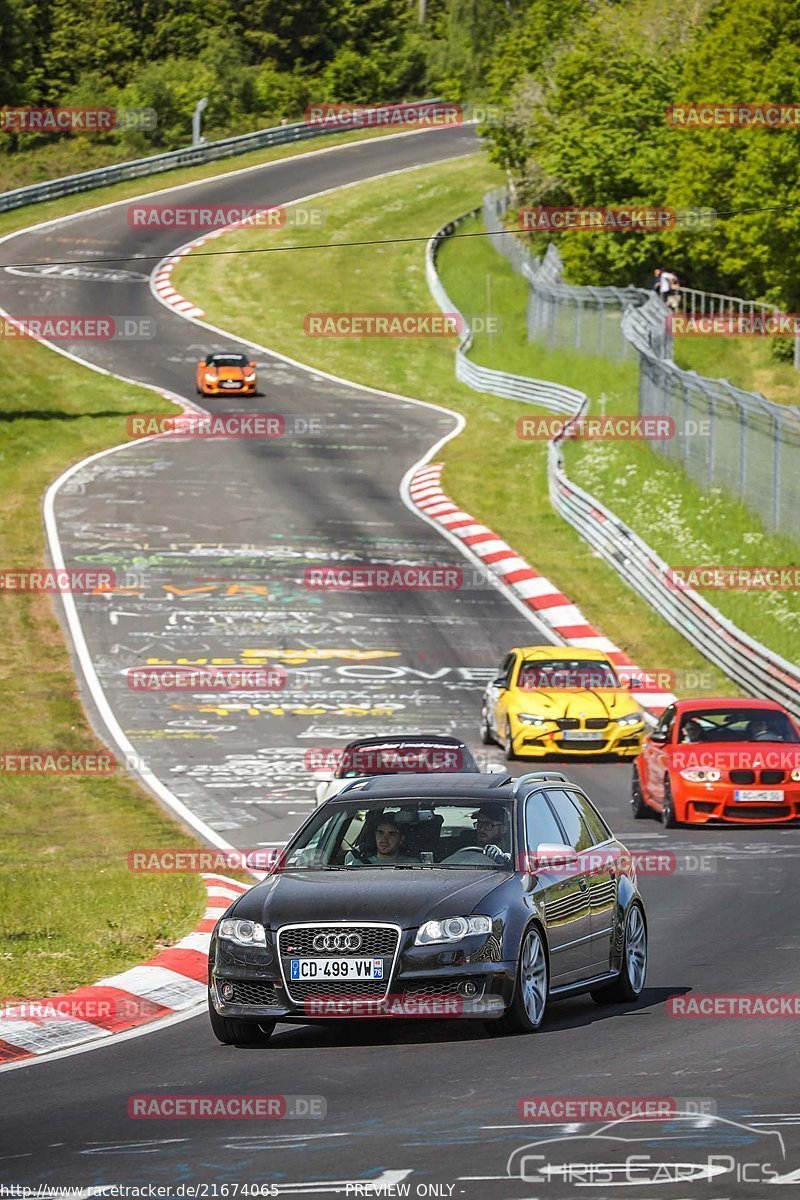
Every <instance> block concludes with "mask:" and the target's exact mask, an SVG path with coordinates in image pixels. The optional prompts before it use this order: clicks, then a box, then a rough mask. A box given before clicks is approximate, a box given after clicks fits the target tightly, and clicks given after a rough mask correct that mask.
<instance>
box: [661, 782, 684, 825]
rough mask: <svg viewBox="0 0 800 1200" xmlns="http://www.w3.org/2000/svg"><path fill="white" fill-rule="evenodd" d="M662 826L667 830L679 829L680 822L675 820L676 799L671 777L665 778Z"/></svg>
mask: <svg viewBox="0 0 800 1200" xmlns="http://www.w3.org/2000/svg"><path fill="white" fill-rule="evenodd" d="M661 824H662V825H663V826H664V828H665V829H677V827H678V825H680V821H677V820H676V819H675V798H674V796H673V795H672V785H671V783H670V781H669V775H665V776H664V801H663V804H662V808H661Z"/></svg>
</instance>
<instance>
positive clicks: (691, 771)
mask: <svg viewBox="0 0 800 1200" xmlns="http://www.w3.org/2000/svg"><path fill="white" fill-rule="evenodd" d="M681 775H682V776H683V778H684V779H688V780H689V782H690V783H716V782H717V780H718V779H721V778H722V775H721V772H720V771H718V770H717V768H716V767H684V769H683V770H682V771H681Z"/></svg>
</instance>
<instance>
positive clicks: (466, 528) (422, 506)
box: [408, 463, 676, 716]
mask: <svg viewBox="0 0 800 1200" xmlns="http://www.w3.org/2000/svg"><path fill="white" fill-rule="evenodd" d="M443 465H444V464H443V463H429V464H428V465H427V466H425V467H421V468H420V470H418V471H416V472H415V474H414V475H413V477H412V479H411V483H410V485H409V489H408V492H409V496H410V497H411V500H412V503H413V504H414V505H415V506H416V507H417V508H418V509H419V510H420V512H422V513H424V515H425V516H426V517H428V518H429V519H430V520H433V521H435V522H437V523H438V524H439V525H441V526H443V527H444V528H445V529H447V530H448V531H449V532H450V533H451V534H453V535H454V536H455V537H457V538H460V539H461V541H462V542H463V543H464V545H465V546H468V547H469V549H470V550H471V551H472V553H473V554H475V555H477V556H478V558H480V559H481V560H482V562H483V563H484V565H485V566H487V567H488V568H489V569H490V570H491V571H492V573H493V574H494V575H496V576H497V577H498V579H500V580H502V582H503V583H504V584H506V585H507V586H508V587H510V588H511V590H512V591H513V592H514V593H515V594H516V595H517V596H518V597H519V598H520V599H521V600H522V602H523V604H525V605H526V606H527V607H528V608H530V609H531V610H532V612H534V613H535V614H536V618H537V620H538V621H539V622H543V623H544V624H546V625H547V626H549V628H550V629H552V631H553V633H555V634H556V635H557V636H558V638H559V640H560V641H561V642H563V643H565V644H566V645H567V646H581V647H582V648H583V649H591V650H604V651H605V652H606V654H607V655H608V657H609V659H610V661H611V662H613V663H614V665H615V666H617V667H624V668H625V674H626V675H635V674H637V673H639V674H642V675H645V674H646V672H645V671H643V670H641V668H639V667H638V666H637V665H636V664H635V663H634V661H633V659H631V658H629V657H628V655H627V654H625V653H624V652H623V651H622V650H620V649H619V647H617V646H615V645H614V643H613V642H612V641H611V640H610V639H609V638H607V637H604V636H603V634H602V633H600V631H599V630H597V629H595V628H594V626H593V625H590V624H589V622H588V621H587V620H586V617H585V616H584V615H583V613H582V612H581V610H580V609H579V608H577V607H576V606H575V605H574V604H573V603H572V602H571V601H570V600H569V599H568V597H567V596H565V595H564V593H563V592H561V591H559V589H558V588H557V587H556V585H555V584H554V583H551V582H550V580H549V579H546V578H545V577H544V575H540V574H539V572H538V571H534V569H533V567H531V566H530V564H529V563H527V562H526V561H525V559H524V558H520V556H519V555H518V554H517V552H516V551H515V550H513V549H512V548H511V546H509V545H508V543H507V542H504V541H503V539H502V538H500V537H498V536H497V534H496V533H493V532H492V530H491V529H489V528H488V527H487V526H486V525H481V524H480V522H478V521H476V520H475V518H474V517H472V516H470V514H469V513H467V512H464V511H463V509H460V508H459V507H458V505H457V504H454V503H453V501H452V500H451V499H450V497H449V496H448V495H446V494H445V493H444V492H443V491H442V487H441V475H442V468H443ZM636 699H637V700H638V702H639V703H640V704H641V705H642V707H643V708H646V709H647V710H648V711H649V712H651V713H653V715H654V716H656V715H658V714H659V713H662V712H663V711H664V709H665V708H666V707H667V706H668V705H669V704H671V703H672V701H673V700H675V699H676V697H675V696H674V695H673V694H672V692H668V691H666V690H664V689H661V688H655V689H653V690H648V691H644V690H642V691H637V692H636Z"/></svg>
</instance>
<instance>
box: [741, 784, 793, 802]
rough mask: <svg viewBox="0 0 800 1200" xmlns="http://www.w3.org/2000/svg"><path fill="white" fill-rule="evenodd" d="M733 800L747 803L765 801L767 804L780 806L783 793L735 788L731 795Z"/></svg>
mask: <svg viewBox="0 0 800 1200" xmlns="http://www.w3.org/2000/svg"><path fill="white" fill-rule="evenodd" d="M733 798H734V800H743V801H744V802H745V803H747V801H748V800H765V801H766V802H767V803H768V804H769V803H772V804H782V803H783V792H767V791H763V790H762V791H759V790H758V789H756V788H747V789H745V788H737V789H736V791H735V792H734V793H733Z"/></svg>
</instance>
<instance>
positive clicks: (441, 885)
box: [209, 771, 647, 1044]
mask: <svg viewBox="0 0 800 1200" xmlns="http://www.w3.org/2000/svg"><path fill="white" fill-rule="evenodd" d="M646 968H647V921H646V916H645V910H644V904H643V902H642V898H641V895H640V894H639V890H638V887H637V881H636V870H635V864H634V863H633V862H632V859H631V856H630V855H629V854H628V852H627V850H626V849H625V847H624V846H623V845H622V844H621V843H620V842H619V841H617V840H616V839H615V837H614V835H613V833H612V832H611V830H610V829H609V827H608V825H607V824H606V822H605V820H604V818H603V817H602V816H601V815H600V813H599V812H598V811H597V809H596V808H595V807H594V805H593V804H592V802H591V800H590V799H589V798H588V796H587V795H586V794H585V792H583V791H582V790H581V789H580V788H579V787H577V786H576V785H575V784H573V783H571V782H570V781H569V780H568V779H567V778H566V777H565V776H564V775H562V774H560V773H558V772H554V771H534V772H532V773H529V774H526V775H523V776H521V777H520V778H518V779H515V780H513V781H512V779H511V777H510V776H509V775H484V774H469V775H466V774H462V775H453V774H448V775H430V774H426V775H402V776H399V775H395V776H388V777H386V776H385V777H378V778H368V779H364V778H361V779H354V780H352V781H351V782H349V783H348V784H347V785H346V787H345V788H344V789H343V790H342V791H341V792H339V793H338V795H336V796H335V797H333V798H332V799H330V800H328V801H326V802H325V803H324V804H322V805H321V806H320V807H319V808H317V809H316V810H315V811H314V812H313V813H312V815H311V816H310V817H309V818H308V819H307V820H306V822H305V823H304V824H303V825H302V826H301V828H300V829H299V830H298V832H297V833H296V834H295V835H294V837H293V838H292V839H291V840H290V841H289V842H288V844H287V846H286V848H285V852H284V856H283V859H282V861H281V863H280V864H279V865H278V866H276V868H275V869H274V870H273V871H272V872H271V873H270V874H269V875H268V876H267V877H266V878H265V879H263V880H261V881H260V882H259V883H257V884H256V885H255V886H254V887H252V888H251V889H250V890H249V891H248V892H246V893H244V895H242V896H240V897H238V898H237V899H236V900H235V901H234V902H233V904H231V906H230V908H229V909H228V910H227V912H226V913H225V914H224V916H223V917H222V919H221V920H220V921H219V922H218V923H217V926H216V928H215V930H214V933H213V935H212V939H211V946H210V957H209V1013H210V1017H211V1025H212V1028H213V1031H214V1034H215V1035H216V1037H217V1038H218V1040H219V1041H221V1042H224V1043H231V1044H243V1043H253V1042H259V1041H264V1040H265V1039H266V1038H268V1037H269V1036H270V1034H271V1033H272V1031H273V1029H274V1027H275V1023H276V1022H277V1021H286V1022H307V1021H310V1022H317V1021H327V1020H330V1019H336V1018H341V1017H356V1016H358V1017H376V1018H377V1017H387V1016H388V1017H395V1016H396V1017H411V1016H415V1017H420V1016H430V1017H434V1018H436V1017H443V1018H444V1017H458V1018H468V1019H472V1020H482V1021H490V1022H492V1023H493V1028H494V1029H495V1030H496V1031H498V1032H508V1033H527V1032H532V1031H534V1030H536V1029H538V1028H539V1026H540V1025H541V1023H542V1020H543V1018H544V1015H545V1009H546V1007H547V1004H548V1002H549V1001H550V1000H551V999H552V1000H555V999H557V998H560V997H563V996H569V995H574V994H575V993H578V992H590V993H591V995H592V997H593V998H594V999H595V1000H597V1001H598V1002H600V1003H603V1002H614V1001H634V1000H636V999H637V998H638V996H639V995H640V993H641V991H642V988H643V987H644V980H645V972H646Z"/></svg>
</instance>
